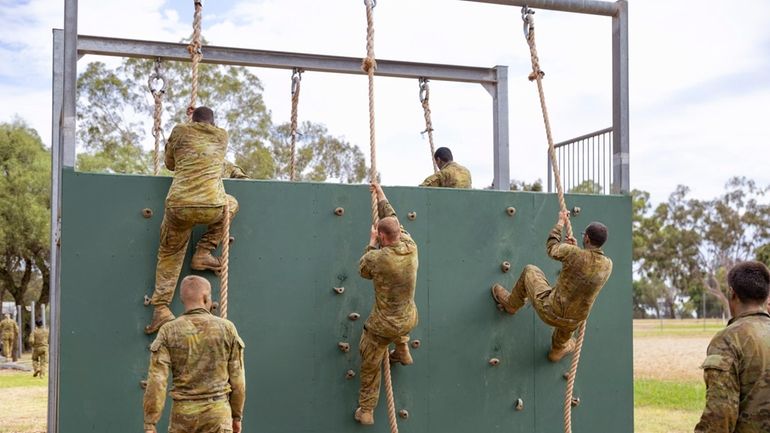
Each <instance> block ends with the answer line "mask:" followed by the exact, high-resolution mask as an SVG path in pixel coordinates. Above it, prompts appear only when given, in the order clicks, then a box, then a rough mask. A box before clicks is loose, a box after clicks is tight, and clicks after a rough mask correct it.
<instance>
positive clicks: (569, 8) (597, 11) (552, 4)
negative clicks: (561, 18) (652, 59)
mask: <svg viewBox="0 0 770 433" xmlns="http://www.w3.org/2000/svg"><path fill="white" fill-rule="evenodd" d="M463 1H471V2H476V3H491V4H497V5H506V6H529V7H531V8H535V9H548V10H552V11H561V12H574V13H579V14H590V15H604V16H609V17H611V16H615V15H616V14H617V13H618V4H617V3H615V2H605V1H596V0H463Z"/></svg>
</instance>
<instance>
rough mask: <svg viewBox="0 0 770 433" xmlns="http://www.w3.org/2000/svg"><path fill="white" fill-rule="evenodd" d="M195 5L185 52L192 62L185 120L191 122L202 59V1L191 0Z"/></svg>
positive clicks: (196, 102) (195, 103) (196, 99)
mask: <svg viewBox="0 0 770 433" xmlns="http://www.w3.org/2000/svg"><path fill="white" fill-rule="evenodd" d="M193 2H194V4H195V13H194V14H193V34H192V40H191V41H190V44H189V45H187V51H188V52H189V53H190V61H191V62H192V74H191V77H190V79H191V82H192V89H191V91H190V105H188V106H187V120H192V113H193V110H195V107H196V106H197V105H198V65H200V62H201V59H203V52H202V51H201V46H202V42H201V27H202V26H201V22H202V20H203V18H202V15H203V14H202V11H203V0H193Z"/></svg>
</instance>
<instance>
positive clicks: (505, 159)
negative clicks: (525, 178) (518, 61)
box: [488, 66, 511, 191]
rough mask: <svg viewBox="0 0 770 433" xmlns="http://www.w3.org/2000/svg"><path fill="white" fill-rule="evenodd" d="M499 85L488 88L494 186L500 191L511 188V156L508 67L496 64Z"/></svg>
mask: <svg viewBox="0 0 770 433" xmlns="http://www.w3.org/2000/svg"><path fill="white" fill-rule="evenodd" d="M495 72H496V73H497V85H496V86H494V87H493V88H489V89H488V90H489V91H490V93H491V94H492V128H493V142H492V144H493V146H494V149H493V153H494V176H493V180H492V188H493V189H496V190H500V191H508V190H510V189H511V167H510V166H511V158H510V150H509V142H508V139H509V133H508V67H507V66H495Z"/></svg>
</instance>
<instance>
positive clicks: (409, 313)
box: [354, 183, 418, 425]
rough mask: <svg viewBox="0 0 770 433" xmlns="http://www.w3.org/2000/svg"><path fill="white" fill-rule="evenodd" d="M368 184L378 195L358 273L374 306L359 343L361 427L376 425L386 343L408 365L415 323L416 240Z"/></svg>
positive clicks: (393, 359)
mask: <svg viewBox="0 0 770 433" xmlns="http://www.w3.org/2000/svg"><path fill="white" fill-rule="evenodd" d="M371 188H372V191H373V192H374V193H376V194H377V201H378V203H377V207H378V211H379V217H380V222H379V224H377V226H376V227H375V226H372V230H371V233H370V237H369V244H368V245H367V246H366V251H365V253H364V255H363V257H361V261H360V263H359V272H360V274H361V276H362V277H363V278H366V279H367V280H372V282H373V284H374V306H373V307H372V312H371V313H370V314H369V318H368V319H367V320H366V323H365V324H364V332H363V334H362V335H361V342H360V344H359V346H360V347H359V351H360V353H361V374H360V377H361V389H360V392H359V396H358V405H359V407H358V409H356V412H355V415H354V418H355V419H356V421H358V422H360V423H361V424H365V425H371V424H374V408H375V407H377V401H378V400H379V398H380V379H381V377H380V376H381V367H380V366H381V365H382V360H383V357H384V356H387V355H388V346H389V345H390V344H391V343H395V344H396V350H394V351H393V353H392V354H390V360H391V362H392V363H395V362H400V363H401V364H403V365H409V364H412V362H413V361H412V356H411V354H410V353H409V345H408V343H409V335H408V334H409V332H410V331H411V330H412V329H414V327H415V326H417V306H416V305H415V303H414V290H415V286H416V284H417V267H418V260H417V244H415V242H414V240H412V238H411V236H410V235H409V233H407V232H406V230H404V228H403V227H401V224H399V222H398V219H397V218H396V211H395V210H393V207H392V206H391V205H390V203H388V199H387V198H386V197H385V193H384V192H383V191H382V188H381V187H380V185H378V184H376V183H374V184H372V186H371Z"/></svg>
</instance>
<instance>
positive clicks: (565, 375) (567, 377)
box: [562, 371, 569, 380]
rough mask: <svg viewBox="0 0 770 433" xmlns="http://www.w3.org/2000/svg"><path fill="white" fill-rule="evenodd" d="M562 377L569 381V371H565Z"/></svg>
mask: <svg viewBox="0 0 770 433" xmlns="http://www.w3.org/2000/svg"><path fill="white" fill-rule="evenodd" d="M562 377H564V380H569V371H565V372H564V374H563V375H562Z"/></svg>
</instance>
